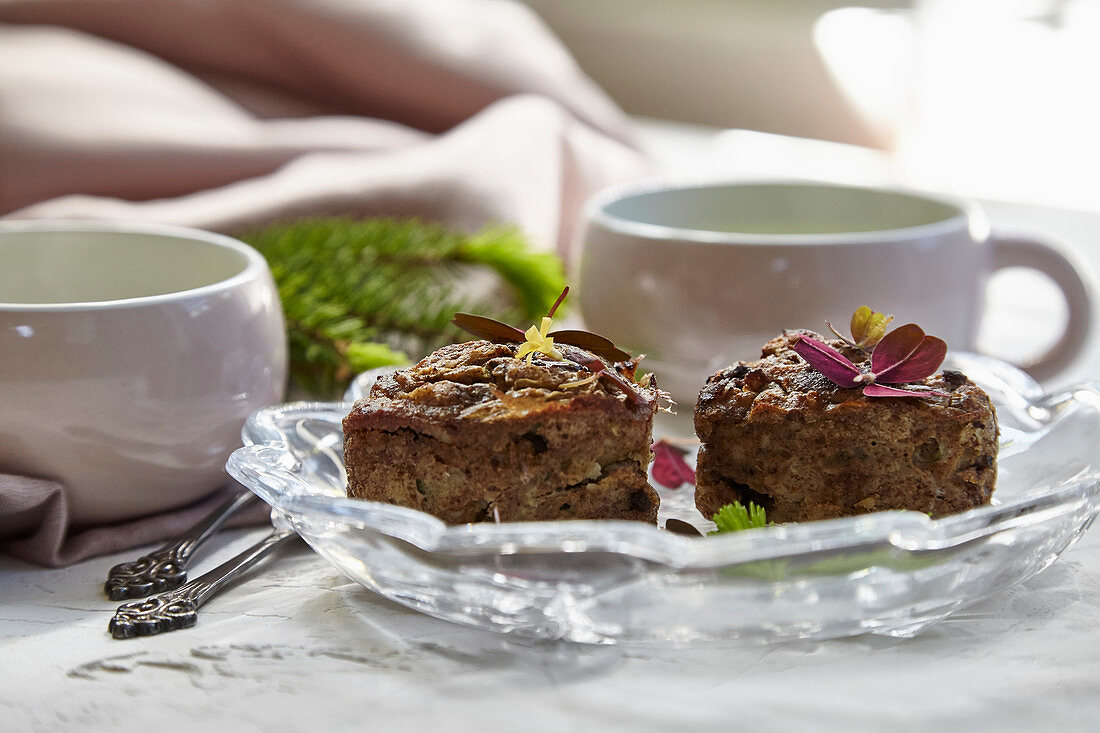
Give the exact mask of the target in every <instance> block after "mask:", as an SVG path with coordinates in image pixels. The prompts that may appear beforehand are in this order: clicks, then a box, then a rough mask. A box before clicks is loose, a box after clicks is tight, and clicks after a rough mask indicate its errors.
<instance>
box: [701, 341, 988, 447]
mask: <svg viewBox="0 0 1100 733" xmlns="http://www.w3.org/2000/svg"><path fill="white" fill-rule="evenodd" d="M799 336H808V337H810V338H813V339H816V340H818V341H822V342H824V343H826V344H828V345H829V346H831V347H833V348H834V349H836V350H837V351H839V352H840V353H842V354H843V355H844V356H845V357H846V358H847V359H849V360H850V361H852V362H853V363H854V364H856V365H857V366H860V367H861V368H864V369H868V368H869V364H867V361H868V358H867V356H866V355H865V354H864V353H863V352H862V351H860V350H859V349H857V348H855V347H853V346H851V345H850V344H848V343H846V342H844V341H842V340H840V339H826V338H825V337H823V336H821V335H820V334H818V333H815V332H813V331H807V330H790V331H785V332H784V333H783V334H781V335H779V336H776V337H775V338H773V339H772V340H770V341H768V342H767V343H766V344H764V347H763V349H762V350H761V354H760V359H759V360H758V361H753V362H740V363H738V364H734V365H732V366H729V367H726V368H725V369H722V370H721V371H719V372H717V373H715V374H713V375H711V376H710V377H709V378H708V379H707V383H706V385H705V386H704V387H703V389H702V391H701V392H700V394H699V402H698V404H697V405H696V411H695V416H696V425H697V427H698V426H699V425H700V424H702V423H708V422H710V421H712V420H715V419H719V418H722V419H729V418H733V419H741V420H744V419H754V418H756V417H761V418H763V417H764V416H765V415H772V416H776V417H781V416H782V415H783V414H785V413H791V412H810V413H813V412H826V411H829V410H835V409H863V408H864V407H866V406H867V405H868V404H869V403H870V402H872V401H875V402H877V401H879V400H886V401H889V402H896V401H898V400H904V401H905V402H907V403H914V406H916V404H917V403H920V404H921V405H923V406H924V407H925V408H926V409H931V410H938V411H946V412H951V413H954V414H956V415H965V414H967V413H975V414H978V413H988V412H989V411H990V410H991V406H990V401H989V397H988V396H987V395H986V394H985V392H984V391H983V390H982V389H981V388H980V387H978V386H977V385H976V384H974V383H973V382H971V381H970V379H968V378H967V377H966V375H964V374H962V373H961V372H954V371H944V372H942V373H940V374H937V375H934V376H931V377H928V378H926V379H923V380H920V381H919V382H914V384H919V385H921V386H923V387H929V388H931V389H934V390H938V391H941V392H946V393H947V396H946V397H934V396H929V397H923V396H921V397H918V396H914V397H905V398H894V397H890V398H878V397H876V398H868V397H865V396H864V395H863V392H862V389H861V388H854V389H849V388H844V387H839V386H837V385H836V384H834V383H833V382H831V381H830V380H829V379H828V378H827V377H826V376H825V375H823V374H821V373H820V372H819V371H817V370H816V369H814V368H813V366H811V365H810V364H809V363H808V362H807V361H806V360H805V359H803V358H802V357H801V356H799V355H798V354H797V353H796V352H795V351H794V350H793V349H792V348H791V344H792V343H793V342H794V340H795V339H796V338H798V337H799Z"/></svg>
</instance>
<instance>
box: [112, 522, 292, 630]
mask: <svg viewBox="0 0 1100 733" xmlns="http://www.w3.org/2000/svg"><path fill="white" fill-rule="evenodd" d="M297 536H298V535H297V533H295V532H294V530H289V529H284V530H275V531H274V532H272V533H271V534H269V535H268V536H267V537H264V538H263V539H262V540H260V541H259V542H257V543H256V544H254V545H252V547H249V548H248V549H247V550H245V551H244V552H242V553H241V554H239V555H237V556H236V557H234V558H233V559H231V560H228V561H226V562H224V563H222V564H221V565H219V566H218V567H216V568H214V569H213V570H211V571H210V572H208V573H206V574H205V575H202V576H200V577H199V578H196V579H195V580H192V581H191V582H190V583H188V584H187V585H185V586H182V587H180V588H177V589H176V590H173V591H169V592H168V593H162V594H160V595H159V596H153V597H152V598H149V599H146V600H144V601H134V602H131V603H123V604H122V605H121V606H119V607H118V610H117V611H115V615H114V618H112V619H111V622H110V624H108V625H107V630H108V631H110V632H111V636H113V637H114V638H116V639H131V638H133V637H135V636H153V635H154V634H160V633H163V632H165V631H174V630H176V629H185V628H187V627H188V626H194V625H195V622H196V621H198V610H199V607H200V606H202V604H203V603H205V602H206V601H208V600H210V598H211V597H213V596H214V595H215V594H216V593H218V591H220V590H221V589H222V588H224V587H225V586H226V585H228V584H229V583H231V582H232V581H233V580H234V579H236V578H237V576H239V575H240V574H241V573H243V572H244V571H246V570H248V569H249V568H251V567H252V566H253V565H255V564H256V563H258V562H259V561H260V560H262V559H263V558H264V557H266V556H267V555H268V554H270V553H271V552H272V551H274V550H275V549H276V548H278V547H281V546H282V545H284V544H286V543H287V542H289V541H290V540H292V539H295V538H296V537H297Z"/></svg>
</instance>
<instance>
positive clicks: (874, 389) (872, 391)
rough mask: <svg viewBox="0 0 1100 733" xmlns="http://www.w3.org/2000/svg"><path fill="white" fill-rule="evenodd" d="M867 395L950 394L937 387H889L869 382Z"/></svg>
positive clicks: (865, 390) (912, 395)
mask: <svg viewBox="0 0 1100 733" xmlns="http://www.w3.org/2000/svg"><path fill="white" fill-rule="evenodd" d="M863 395H864V396H865V397H929V396H932V395H935V396H937V397H946V396H948V395H947V393H946V392H940V391H939V390H935V389H920V390H917V389H902V388H900V387H887V386H886V385H885V384H868V385H867V386H866V387H864V388H863Z"/></svg>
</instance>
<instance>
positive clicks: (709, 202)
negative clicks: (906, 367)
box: [579, 182, 1093, 406]
mask: <svg viewBox="0 0 1100 733" xmlns="http://www.w3.org/2000/svg"><path fill="white" fill-rule="evenodd" d="M586 218H587V229H586V232H585V236H584V250H583V253H582V257H581V267H580V281H579V286H580V288H579V289H580V293H579V299H580V304H581V310H582V315H583V318H584V321H585V324H586V326H587V327H588V328H590V329H591V330H593V331H596V332H598V333H601V334H603V335H606V336H608V337H610V338H612V339H614V340H615V342H616V343H617V344H620V345H622V346H624V347H625V348H629V349H632V350H636V351H642V352H645V353H646V354H647V355H648V357H649V359H648V360H647V362H646V363H647V365H648V366H649V367H650V368H651V369H653V371H654V372H655V373H656V374H657V376H658V379H659V381H660V383H661V384H662V386H663V387H664V388H665V389H667V390H669V391H670V392H671V393H672V395H673V397H674V399H676V400H677V402H679V403H680V404H682V405H688V406H690V405H692V404H694V402H695V399H696V397H697V395H698V393H699V389H700V388H701V387H702V385H703V383H704V381H705V380H706V378H707V376H708V375H710V374H712V373H713V372H714V371H716V370H717V369H719V368H720V367H722V366H725V365H728V364H730V363H734V362H736V361H738V360H749V359H755V358H758V357H759V354H760V347H761V345H762V344H763V343H764V342H765V341H767V340H768V339H770V338H772V337H774V336H775V335H777V334H779V333H780V332H782V331H783V329H786V328H811V329H814V330H823V329H825V320H830V321H831V322H832V323H833V324H834V325H835V326H837V328H838V330H840V329H844V330H846V329H847V326H848V320H849V318H850V317H851V314H852V312H853V311H854V310H855V309H856V308H857V307H858V306H860V305H869V306H871V307H872V308H874V309H875V310H879V311H884V312H887V313H893V314H895V315H896V316H897V317H898V318H899V319H900V320H899V321H897V323H898V324H900V323H906V322H915V323H918V324H919V325H921V326H922V327H923V328H924V329H925V330H926V331H927V332H929V333H932V334H935V335H937V336H940V337H941V338H943V339H945V340H946V341H947V343H948V344H949V345H950V346H951V347H952V348H954V349H957V350H974V349H975V345H976V337H977V334H978V327H979V324H980V322H981V316H982V308H983V305H984V291H985V285H986V281H987V280H988V278H989V276H990V274H991V273H993V272H994V271H996V270H999V269H1002V268H1006V267H1028V268H1034V269H1036V270H1039V271H1041V272H1043V273H1045V274H1047V275H1048V276H1049V277H1050V278H1051V279H1053V280H1054V282H1055V283H1056V284H1057V285H1058V286H1059V287H1060V288H1061V290H1062V292H1063V294H1064V295H1065V298H1066V302H1067V304H1068V306H1069V323H1068V326H1067V327H1066V329H1065V331H1064V332H1063V333H1062V334H1061V336H1060V338H1059V340H1058V341H1057V343H1056V344H1055V345H1054V347H1053V348H1051V349H1050V350H1049V351H1048V352H1047V353H1046V354H1044V355H1042V356H1041V357H1040V358H1039V359H1038V360H1037V361H1035V362H1034V363H1032V364H1027V365H1022V366H1024V367H1025V368H1027V369H1028V370H1029V371H1030V372H1031V373H1032V374H1033V376H1036V377H1037V378H1044V377H1049V376H1051V375H1053V374H1055V373H1056V372H1058V371H1059V370H1061V369H1063V368H1065V367H1066V366H1067V365H1068V364H1069V363H1070V362H1071V361H1072V359H1073V358H1074V357H1075V356H1076V355H1077V354H1078V353H1079V352H1080V351H1081V348H1082V347H1083V346H1084V344H1085V341H1086V336H1087V334H1088V331H1089V328H1090V325H1091V322H1090V314H1091V308H1090V292H1091V290H1092V288H1093V276H1092V274H1091V273H1090V272H1089V270H1088V268H1087V267H1086V266H1084V265H1083V264H1081V263H1079V262H1077V261H1076V260H1075V259H1074V258H1072V256H1071V255H1068V254H1067V253H1063V252H1060V251H1059V250H1057V249H1055V248H1053V247H1051V246H1049V245H1046V244H1043V243H1040V242H1036V241H1031V240H1028V239H1021V238H1011V239H1010V238H1003V237H1000V236H992V235H991V234H990V229H989V224H988V222H987V219H986V217H985V216H984V214H983V213H982V211H981V210H980V208H979V207H978V206H976V205H975V204H974V203H972V202H968V201H954V200H949V199H946V198H939V197H933V196H927V195H923V194H915V193H908V192H902V191H895V190H887V189H872V188H855V187H847V186H837V185H828V184H811V183H800V182H743V183H720V184H698V185H671V184H662V183H654V182H641V183H635V184H629V185H626V186H621V187H617V188H613V189H610V190H607V191H604V192H601V193H599V194H597V195H596V196H595V197H594V198H593V199H592V200H590V201H589V202H588V206H587V209H586Z"/></svg>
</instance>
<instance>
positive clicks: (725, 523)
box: [711, 501, 768, 534]
mask: <svg viewBox="0 0 1100 733" xmlns="http://www.w3.org/2000/svg"><path fill="white" fill-rule="evenodd" d="M712 521H713V522H714V523H715V524H716V525H718V528H717V529H716V530H715V531H714V532H711V534H723V533H725V532H740V531H741V530H744V529H758V528H760V527H764V526H766V525H767V523H768V521H767V518H766V517H765V515H764V507H761V506H757V505H756V504H754V503H753V502H751V501H750V502H749V507H748V509H746V508H745V506H744V505H743V504H742V503H741V502H739V501H735V502H733V503H732V504H726V505H725V506H724V507H722V508H721V509H719V510H718V512H717V513H716V514H715V515H714V517H713V519H712Z"/></svg>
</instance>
